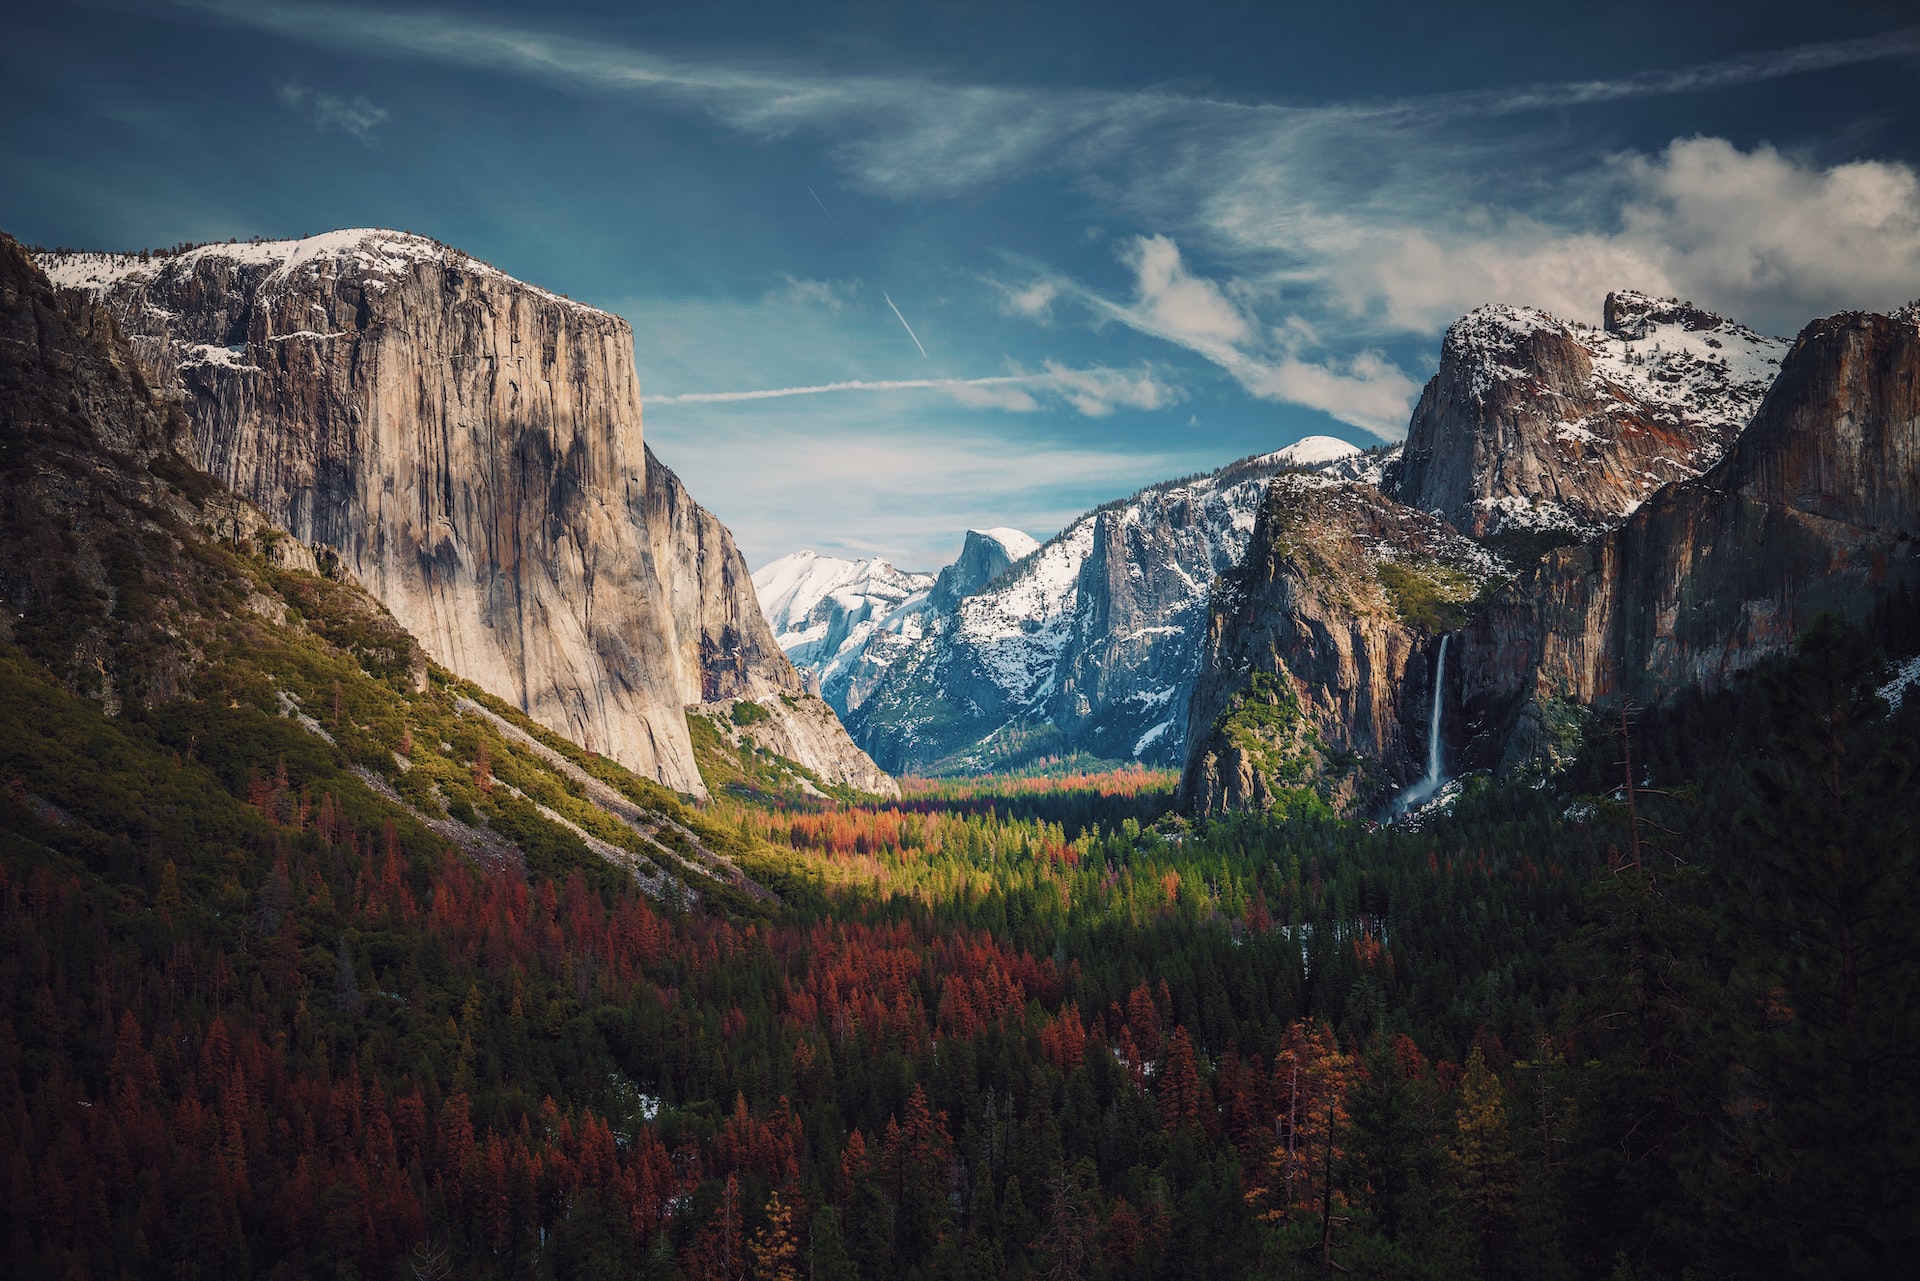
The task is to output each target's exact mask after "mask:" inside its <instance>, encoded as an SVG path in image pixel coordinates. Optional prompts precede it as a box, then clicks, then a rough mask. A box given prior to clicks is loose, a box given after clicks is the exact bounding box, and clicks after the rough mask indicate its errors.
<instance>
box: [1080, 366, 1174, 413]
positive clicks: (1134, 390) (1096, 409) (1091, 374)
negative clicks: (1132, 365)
mask: <svg viewBox="0 0 1920 1281" xmlns="http://www.w3.org/2000/svg"><path fill="white" fill-rule="evenodd" d="M1046 376H1047V378H1048V380H1049V382H1048V384H1047V385H1048V390H1050V391H1054V392H1056V393H1058V394H1059V395H1061V396H1063V397H1065V399H1066V401H1067V403H1069V404H1071V405H1072V406H1073V407H1074V408H1075V409H1077V410H1079V411H1080V412H1081V413H1082V414H1085V415H1086V416H1087V417H1089V418H1105V417H1106V416H1107V415H1108V414H1111V413H1112V412H1113V411H1114V410H1115V409H1164V408H1166V407H1167V406H1168V405H1171V404H1174V403H1176V402H1177V401H1179V400H1180V399H1182V396H1181V392H1180V389H1179V388H1178V387H1172V386H1169V385H1168V384H1166V383H1163V382H1161V381H1160V380H1159V379H1157V378H1155V377H1154V376H1153V374H1151V373H1149V372H1147V371H1144V370H1141V371H1131V372H1130V371H1128V370H1123V369H1068V368H1065V367H1064V366H1062V365H1058V364H1055V363H1054V362H1053V361H1051V360H1050V361H1048V362H1047V375H1046Z"/></svg>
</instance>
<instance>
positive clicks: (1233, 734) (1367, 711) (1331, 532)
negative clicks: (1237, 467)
mask: <svg viewBox="0 0 1920 1281" xmlns="http://www.w3.org/2000/svg"><path fill="white" fill-rule="evenodd" d="M1500 570H1501V566H1500V565H1499V563H1498V562H1497V561H1495V560H1494V559H1493V558H1492V557H1490V556H1488V555H1487V554H1486V553H1485V552H1484V551H1482V550H1481V549H1480V548H1479V547H1477V546H1476V545H1474V544H1473V543H1472V542H1470V541H1469V540H1467V539H1466V538H1463V537H1462V536H1461V535H1460V534H1458V533H1457V532H1456V531H1454V530H1453V529H1452V528H1451V527H1450V526H1448V525H1447V524H1446V523H1445V522H1443V521H1441V520H1439V519H1437V518H1435V517H1433V516H1429V515H1426V514H1425V513H1422V512H1418V511H1415V510H1413V509H1412V508H1410V507H1406V506H1404V505H1402V504H1400V503H1396V502H1394V501H1393V500H1392V499H1390V498H1388V497H1386V496H1385V495H1384V494H1382V493H1380V491H1379V490H1377V489H1375V488H1374V487H1373V486H1371V485H1368V484H1364V483H1357V482H1338V481H1332V480H1328V479H1324V478H1320V477H1311V476H1283V477H1280V478H1279V479H1276V480H1275V481H1274V482H1273V484H1272V485H1271V486H1270V487H1269V488H1268V490H1267V493H1266V497H1265V500H1264V502H1263V504H1262V506H1261V509H1260V513H1259V517H1258V521H1257V523H1256V526H1255V528H1254V531H1253V537H1252V540H1251V542H1250V543H1249V544H1248V547H1247V552H1246V557H1245V559H1244V560H1243V561H1242V562H1241V563H1240V565H1239V566H1238V567H1237V568H1235V569H1233V570H1230V571H1229V572H1227V573H1226V574H1224V575H1222V577H1221V579H1220V581H1219V583H1218V585H1217V586H1216V587H1215V589H1214V592H1213V598H1212V602H1211V605H1210V608H1209V610H1208V616H1207V629H1206V642H1205V649H1204V651H1203V653H1202V656H1201V666H1200V674H1199V678H1198V680H1197V682H1196V684H1195V687H1194V692H1193V699H1192V702H1191V704H1190V706H1189V710H1188V721H1187V733H1186V738H1187V744H1188V747H1187V755H1186V764H1185V769H1184V773H1183V777H1182V780H1181V791H1182V796H1183V799H1184V801H1185V803H1186V804H1187V805H1188V807H1190V808H1191V809H1193V810H1195V811H1196V812H1198V813H1201V814H1212V813H1218V812H1221V811H1224V810H1240V809H1270V808H1273V807H1275V806H1276V805H1285V804H1286V803H1287V802H1286V797H1287V793H1288V792H1289V791H1296V792H1297V791H1300V790H1303V789H1312V790H1314V791H1316V792H1318V793H1319V795H1320V798H1321V799H1322V800H1323V801H1325V802H1327V803H1328V804H1331V805H1332V806H1333V807H1334V808H1335V809H1338V810H1343V811H1344V810H1353V809H1358V808H1362V807H1365V806H1368V805H1372V804H1374V803H1377V802H1378V801H1380V800H1381V799H1383V798H1384V797H1385V795H1386V794H1387V792H1388V791H1389V790H1390V789H1391V788H1393V787H1397V786H1404V785H1406V784H1408V783H1410V782H1412V781H1413V780H1414V779H1416V778H1417V777H1419V776H1420V774H1421V772H1422V770H1423V768H1424V765H1423V762H1424V760H1425V757H1426V752H1427V721H1428V716H1427V713H1428V710H1429V709H1430V707H1431V706H1432V698H1433V669H1434V656H1435V650H1436V647H1437V640H1436V635H1435V632H1434V630H1433V627H1434V625H1435V623H1436V622H1437V621H1439V620H1440V619H1443V618H1445V617H1447V612H1446V611H1448V610H1451V609H1458V608H1461V607H1463V606H1464V604H1465V603H1466V602H1467V601H1469V600H1471V599H1472V598H1473V597H1474V596H1476V595H1477V594H1478V593H1479V592H1480V591H1481V590H1483V589H1484V588H1485V587H1486V585H1487V584H1488V583H1489V582H1491V581H1493V580H1494V579H1495V578H1496V577H1497V576H1498V574H1499V573H1500ZM1422 602H1425V607H1424V608H1423V606H1422ZM1436 611H1437V612H1436Z"/></svg>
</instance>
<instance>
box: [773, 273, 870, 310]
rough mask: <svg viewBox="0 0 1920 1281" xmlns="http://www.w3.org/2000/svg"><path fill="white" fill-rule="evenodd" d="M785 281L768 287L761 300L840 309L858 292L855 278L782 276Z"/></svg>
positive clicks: (824, 308)
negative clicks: (773, 286) (812, 278)
mask: <svg viewBox="0 0 1920 1281" xmlns="http://www.w3.org/2000/svg"><path fill="white" fill-rule="evenodd" d="M782 279H783V280H784V281H785V282H786V283H785V284H783V285H781V286H780V287H779V288H777V289H769V290H768V291H767V293H766V296H765V298H763V299H762V300H761V301H763V302H767V303H772V304H774V305H777V306H789V307H814V308H818V309H820V310H822V311H842V310H844V309H845V308H846V306H847V304H848V303H850V302H852V301H853V299H854V297H855V295H857V294H858V293H859V292H860V282H859V281H857V280H805V279H800V278H797V277H794V276H783V277H782Z"/></svg>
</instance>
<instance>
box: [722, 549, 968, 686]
mask: <svg viewBox="0 0 1920 1281" xmlns="http://www.w3.org/2000/svg"><path fill="white" fill-rule="evenodd" d="M932 586H933V575H932V574H915V573H911V572H908V571H906V570H900V569H895V568H894V567H893V566H892V564H890V563H889V562H887V561H884V560H880V559H878V558H874V559H869V560H845V559H843V558H841V557H837V556H822V555H820V554H819V553H817V552H811V551H798V552H793V553H791V554H789V555H786V556H782V557H781V558H780V559H779V560H776V561H770V562H769V563H767V564H766V565H763V566H761V567H760V568H759V569H757V570H755V571H754V574H753V589H754V591H755V592H756V593H758V594H759V597H760V612H761V613H762V614H764V615H766V619H767V625H768V626H769V627H771V628H773V638H774V640H775V641H777V642H778V643H779V645H780V648H781V649H783V650H785V651H786V655H787V657H788V658H789V659H792V660H793V665H794V666H795V667H798V668H800V669H801V670H802V671H810V672H814V673H815V674H818V673H819V671H820V669H821V668H823V667H825V666H826V665H827V664H828V663H830V662H832V661H833V659H834V658H835V657H836V656H837V655H839V654H841V653H842V652H844V651H845V650H847V649H848V648H851V647H854V646H857V645H859V644H861V643H862V642H864V641H865V639H866V637H867V636H868V635H870V634H871V633H872V631H873V628H874V626H875V625H876V624H877V623H878V622H879V621H880V620H881V619H882V618H884V617H886V616H887V615H888V614H891V613H892V612H893V611H894V610H895V609H897V608H899V607H900V605H901V603H902V602H904V601H906V600H907V599H908V598H909V597H911V596H914V595H915V594H916V593H919V594H924V593H925V592H926V591H927V589H929V588H930V587H932Z"/></svg>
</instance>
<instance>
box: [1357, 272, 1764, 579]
mask: <svg viewBox="0 0 1920 1281" xmlns="http://www.w3.org/2000/svg"><path fill="white" fill-rule="evenodd" d="M1604 315H1605V321H1606V325H1605V328H1604V329H1597V330H1596V329H1591V328H1588V327H1586V326H1583V325H1573V324H1567V323H1565V322H1563V321H1560V320H1556V319H1555V318H1554V317H1552V316H1550V315H1548V314H1547V313H1546V312H1543V311H1538V310H1536V309H1533V308H1530V307H1509V306H1488V307H1482V308H1480V309H1478V310H1476V311H1474V312H1472V313H1470V314H1469V315H1467V316H1465V317H1463V318H1462V319H1461V320H1459V321H1458V322H1456V323H1455V324H1454V325H1453V326H1452V328H1450V329H1449V330H1448V331H1447V336H1446V341H1445V343H1444V344H1443V345H1442V348H1441V353H1440V369H1439V372H1438V373H1436V374H1435V375H1434V376H1433V378H1432V380H1431V381H1429V382H1428V383H1427V386H1426V389H1425V390H1424V391H1423V392H1422V393H1421V396H1420V402H1419V404H1418V406H1417V407H1416V408H1415V409H1414V413H1413V421H1412V423H1411V425H1410V426H1409V428H1408V433H1407V442H1406V447H1405V450H1404V452H1403V454H1402V456H1401V459H1400V461H1399V462H1398V464H1396V465H1395V466H1394V467H1393V468H1392V469H1391V472H1390V475H1389V478H1388V483H1387V489H1388V492H1389V493H1391V494H1392V495H1393V496H1394V497H1396V498H1398V499H1399V500H1400V501H1401V502H1403V503H1407V504H1408V505H1410V506H1413V507H1417V508H1419V509H1420V510H1422V511H1428V512H1434V513H1437V514H1438V515H1440V516H1443V517H1445V518H1446V519H1447V520H1448V521H1450V522H1452V523H1453V525H1454V526H1455V527H1456V528H1458V529H1460V530H1461V531H1462V532H1464V533H1467V534H1470V535H1472V536H1474V537H1476V538H1485V537H1490V536H1495V535H1500V534H1513V533H1520V532H1524V531H1535V532H1540V533H1561V534H1564V535H1565V537H1564V538H1563V539H1562V541H1577V540H1578V539H1580V538H1583V537H1591V536H1592V535H1594V534H1596V533H1599V532H1601V531H1603V530H1606V529H1611V528H1613V527H1615V526H1617V525H1619V524H1620V523H1621V522H1622V521H1624V520H1625V519H1626V518H1627V517H1628V516H1629V515H1630V514H1632V512H1633V511H1634V509H1635V508H1637V507H1638V506H1639V505H1640V504H1641V503H1642V502H1644V501H1645V500H1646V499H1647V497H1648V495H1650V494H1651V493H1653V492H1654V491H1655V490H1656V489H1658V488H1659V487H1660V486H1662V485H1664V484H1667V483H1669V482H1672V481H1677V480H1684V479H1687V478H1688V477H1691V476H1695V475H1698V474H1699V473H1701V472H1702V471H1705V470H1706V469H1707V468H1708V467H1710V466H1712V465H1713V464H1714V463H1715V462H1716V461H1717V460H1718V459H1719V458H1720V456H1721V454H1722V453H1723V452H1724V451H1725V450H1726V448H1727V446H1728V445H1729V444H1730V443H1731V442H1732V441H1733V439H1734V438H1735V437H1736V436H1738V435H1739V433H1740V430H1741V429H1742V428H1743V427H1745V426H1746V424H1747V421H1748V420H1749V419H1750V418H1751V417H1752V415H1753V412H1754V410H1755V409H1756V408H1757V407H1758V406H1759V403H1760V400H1761V397H1762V396H1764V395H1765V394H1766V390H1767V388H1768V387H1769V386H1770V385H1771V384H1772V382H1773V378H1774V375H1775V373H1776V371H1777V369H1778V366H1779V362H1780V357H1781V356H1782V355H1783V354H1784V353H1785V350H1786V344H1785V343H1784V342H1782V341H1781V340H1779V339H1773V338H1765V337H1762V336H1761V335H1759V334H1756V333H1754V332H1753V331H1752V330H1750V329H1747V328H1745V327H1744V326H1741V325H1737V324H1734V323H1733V322H1731V321H1728V320H1725V319H1722V318H1721V317H1719V316H1716V315H1713V314H1712V313H1710V312H1705V311H1701V310H1699V309H1698V308H1695V307H1693V306H1692V305H1691V304H1687V303H1681V302H1678V301H1672V300H1666V301H1662V300H1657V299H1652V298H1648V297H1647V296H1645V295H1643V294H1636V293H1628V292H1621V293H1614V294H1610V295H1608V297H1607V300H1606V306H1605V311H1604Z"/></svg>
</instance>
